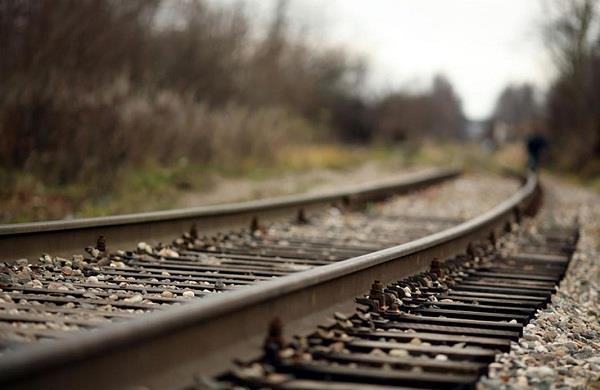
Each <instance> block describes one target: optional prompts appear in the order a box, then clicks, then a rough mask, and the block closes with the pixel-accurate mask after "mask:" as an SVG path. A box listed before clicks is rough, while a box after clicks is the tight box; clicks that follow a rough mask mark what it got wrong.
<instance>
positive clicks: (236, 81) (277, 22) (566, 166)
mask: <svg viewBox="0 0 600 390" xmlns="http://www.w3.org/2000/svg"><path fill="white" fill-rule="evenodd" d="M599 2H600V1H599V0H539V1H538V0H528V1H521V0H501V1H496V0H486V1H467V0H455V1H452V2H447V1H439V0H402V1H392V0H378V1H371V2H364V1H354V0H348V1H342V0H337V1H329V2H326V3H324V2H321V1H317V0H289V1H285V0H279V1H277V0H246V1H225V0H222V1H217V0H214V1H209V0H127V1H119V0H0V222H2V223H8V222H23V221H33V220H44V219H60V218H73V217H81V216H95V215H106V214H114V213H124V212H135V211H143V210H156V209H164V208H174V207H183V206H191V205H199V204H206V203H214V202H218V201H229V200H239V199H249V198H253V197H258V196H266V195H277V194H280V193H285V192H293V191H295V192H297V191H305V190H308V189H310V188H313V187H315V184H319V183H321V182H326V181H331V180H330V179H332V178H333V177H337V179H336V180H337V181H338V182H345V183H346V184H353V183H356V182H357V181H361V180H363V179H364V180H366V179H374V178H376V177H374V176H376V175H377V173H378V172H387V173H393V172H399V171H401V170H403V169H409V168H410V167H414V166H417V167H418V166H429V165H448V164H465V165H466V166H467V167H473V168H477V167H484V168H486V169H499V168H500V167H503V166H510V167H513V168H521V169H522V168H524V167H525V164H526V157H525V154H524V140H525V139H526V137H527V136H528V135H530V134H533V133H536V134H542V135H543V137H544V138H545V139H546V141H547V144H548V148H547V151H546V153H545V156H544V160H543V167H544V169H547V170H553V171H555V172H559V173H560V174H562V175H567V176H569V177H571V178H573V179H575V180H579V181H581V182H585V183H588V184H589V185H591V186H596V187H597V188H600V179H599V173H600V104H599V103H598V102H600V29H599V26H600V24H599V21H600V14H599V12H600V4H599ZM365 164H366V165H368V166H367V168H365ZM369 164H370V165H369ZM309 172H317V173H312V174H311V173H309ZM319 172H321V173H319ZM323 172H328V173H327V174H323ZM331 172H334V173H331ZM335 172H339V174H338V175H337V176H336V173H335ZM357 172H358V173H357ZM333 182H335V180H334V181H333ZM254 183H258V185H255V184H254ZM261 183H262V185H261ZM265 188H266V189H265ZM217 189H218V190H217ZM202 194H205V195H202ZM207 194H208V195H207Z"/></svg>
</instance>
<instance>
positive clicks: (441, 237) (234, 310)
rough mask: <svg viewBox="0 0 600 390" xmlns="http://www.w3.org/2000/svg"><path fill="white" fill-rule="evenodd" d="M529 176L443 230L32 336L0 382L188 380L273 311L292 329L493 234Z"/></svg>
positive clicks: (534, 190) (244, 346)
mask: <svg viewBox="0 0 600 390" xmlns="http://www.w3.org/2000/svg"><path fill="white" fill-rule="evenodd" d="M538 193H539V186H538V180H537V177H535V176H529V177H528V179H527V181H526V183H525V184H524V185H523V186H522V187H521V188H520V189H519V190H518V191H517V192H516V193H515V194H514V195H512V196H511V197H510V198H509V199H507V200H506V201H504V202H502V203H501V204H499V205H497V206H496V207H495V208H493V209H491V210H489V211H488V212H486V213H484V214H482V215H480V216H478V217H476V218H473V219H471V220H469V221H467V222H464V223H461V224H459V225H457V226H454V227H451V228H449V229H446V230H444V231H442V232H439V233H435V234H432V235H430V236H426V237H424V238H421V239H417V240H415V241H412V242H410V243H406V244H402V245H398V246H395V247H391V248H388V249H384V250H381V251H377V252H374V253H370V254H367V255H364V256H359V257H355V258H353V259H349V260H346V261H342V262H339V263H334V264H331V265H326V266H322V267H318V268H315V269H311V270H308V271H304V272H300V273H296V274H292V275H289V276H284V277H281V278H278V279H275V280H273V281H268V282H265V283H261V284H258V285H255V286H251V287H247V288H244V289H240V290H239V291H234V292H228V293H226V294H222V295H218V296H213V297H207V298H205V299H202V300H198V301H196V302H191V303H189V304H186V305H182V306H179V307H172V308H169V309H168V310H165V311H163V312H156V313H151V314H148V315H145V316H141V317H138V318H136V319H133V320H131V321H129V322H125V323H122V324H114V325H111V326H108V327H106V328H103V329H99V330H97V331H93V332H90V333H88V334H80V335H76V336H73V337H70V338H67V339H65V340H61V341H57V342H55V343H52V344H51V343H47V344H42V343H38V344H35V345H32V346H30V347H24V348H22V349H20V350H17V351H14V352H7V353H6V354H5V355H4V356H3V357H1V358H0V387H6V388H39V387H44V386H48V385H51V386H52V387H57V388H118V387H122V386H132V385H148V386H151V387H153V388H173V387H180V386H185V385H189V384H191V383H192V378H193V377H194V375H197V374H205V375H212V374H215V373H218V372H219V371H220V370H223V369H224V368H225V367H227V365H228V364H229V363H230V362H231V359H233V358H235V357H239V356H248V357H253V356H257V354H259V353H260V351H261V342H262V337H263V335H264V332H265V330H266V328H267V326H268V323H269V322H270V321H271V320H272V318H273V317H274V316H279V317H280V318H281V319H282V320H283V322H284V324H285V326H286V332H290V333H292V332H294V333H299V332H300V333H301V331H302V329H306V328H307V327H308V326H311V325H316V324H317V323H318V322H319V321H320V320H321V319H322V318H323V315H324V314H330V313H331V312H332V311H333V310H344V309H345V308H347V307H350V305H351V304H352V302H353V298H354V297H356V296H359V295H360V294H363V293H364V292H365V291H367V290H368V288H369V286H370V284H371V283H372V281H373V280H374V279H379V280H381V281H382V282H383V283H386V282H390V281H393V280H397V279H398V278H402V277H404V276H408V275H410V274H413V273H415V272H421V271H424V270H426V269H428V268H429V266H430V263H431V260H432V259H435V258H437V259H443V258H446V257H449V256H452V255H455V254H457V253H460V252H463V251H464V250H465V249H466V248H467V246H468V245H469V244H471V243H473V242H477V241H482V240H487V239H488V238H489V236H490V234H491V233H494V234H498V233H500V231H502V230H503V229H504V228H505V227H506V224H508V223H512V222H514V221H516V220H520V218H521V215H522V214H523V213H524V212H525V211H526V210H527V209H529V208H531V206H532V205H533V204H534V203H535V201H536V200H537V199H539V197H538V196H537V195H538Z"/></svg>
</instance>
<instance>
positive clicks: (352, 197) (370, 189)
mask: <svg viewBox="0 0 600 390" xmlns="http://www.w3.org/2000/svg"><path fill="white" fill-rule="evenodd" d="M459 174H460V170H457V169H430V170H427V171H422V172H416V173H414V174H409V175H406V176H403V177H401V178H398V179H394V180H387V181H383V182H377V183H372V184H367V185H363V186H355V187H353V188H351V189H340V190H336V191H327V192H318V193H312V194H305V195H290V196H282V197H277V198H272V199H265V200H256V201H248V202H240V203H229V204H221V205H214V206H203V207H194V208H187V209H178V210H167V211H156V212H148V213H139V214H125V215H118V216H109V217H97V218H82V219H76V220H61V221H48V222H36V223H21V224H10V225H0V260H2V261H7V260H15V259H19V258H36V257H37V256H39V255H40V254H42V253H52V254H54V255H71V254H73V253H79V252H81V251H82V249H83V248H84V247H86V246H88V245H92V244H93V243H95V241H96V239H97V238H98V236H99V235H104V236H106V237H107V239H108V242H109V246H111V247H132V246H135V244H137V242H139V241H146V242H148V243H156V242H160V241H162V242H169V241H170V240H172V239H173V235H174V234H176V233H180V232H183V231H186V230H188V229H189V228H190V226H191V225H192V224H196V225H197V228H198V232H200V233H203V234H207V233H211V232H217V231H222V230H223V229H232V228H236V227H240V226H243V227H247V226H250V224H251V223H252V221H253V220H255V221H256V220H257V219H260V221H261V222H262V221H273V220H277V219H281V218H284V217H286V218H289V217H290V216H293V215H294V213H299V212H300V211H301V210H302V212H308V211H309V210H312V209H314V208H319V207H325V206H327V205H330V204H332V203H339V204H348V203H353V202H361V201H365V200H374V199H379V198H384V197H386V196H389V195H391V194H398V193H402V192H406V191H412V190H415V189H418V188H421V187H423V186H427V185H431V184H435V183H439V182H441V181H443V180H447V179H451V178H454V177H456V176H458V175H459Z"/></svg>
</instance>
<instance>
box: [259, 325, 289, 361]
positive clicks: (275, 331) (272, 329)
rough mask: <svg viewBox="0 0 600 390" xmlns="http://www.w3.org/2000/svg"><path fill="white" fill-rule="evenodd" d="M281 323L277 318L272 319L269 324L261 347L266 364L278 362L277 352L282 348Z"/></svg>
mask: <svg viewBox="0 0 600 390" xmlns="http://www.w3.org/2000/svg"><path fill="white" fill-rule="evenodd" d="M283 346H284V342H283V323H282V322H281V319H280V318H279V317H275V318H273V320H271V322H270V323H269V329H268V331H267V337H266V338H265V344H264V346H263V348H264V352H265V359H266V360H267V361H268V362H276V361H278V360H279V351H280V350H281V349H282V348H283Z"/></svg>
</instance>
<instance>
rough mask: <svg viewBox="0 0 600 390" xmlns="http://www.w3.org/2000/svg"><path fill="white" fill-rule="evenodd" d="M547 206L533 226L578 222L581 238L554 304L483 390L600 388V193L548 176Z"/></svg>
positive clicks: (485, 380) (483, 382)
mask: <svg viewBox="0 0 600 390" xmlns="http://www.w3.org/2000/svg"><path fill="white" fill-rule="evenodd" d="M542 183H543V185H544V189H545V195H544V196H545V197H544V206H543V209H542V211H541V213H540V215H539V216H538V217H536V220H535V221H532V222H533V223H532V224H531V226H529V229H530V230H533V231H534V230H535V227H536V226H537V225H539V224H544V223H557V224H559V225H571V224H573V223H574V222H575V221H578V222H579V224H580V228H581V231H580V233H581V237H580V240H579V242H578V244H577V249H576V252H575V254H574V256H573V258H572V261H571V263H570V266H569V269H568V270H567V274H566V276H565V278H564V279H563V281H562V282H561V284H560V286H559V289H558V291H557V293H556V294H555V296H554V297H553V298H552V303H551V304H549V305H548V307H547V308H546V309H544V310H541V311H539V312H538V314H537V315H536V318H535V319H534V320H532V321H531V323H530V324H528V325H527V326H526V328H525V329H524V332H523V337H522V338H521V339H520V340H519V342H518V343H513V344H512V347H511V351H510V352H509V353H505V354H503V355H500V356H499V357H498V358H497V361H496V362H495V363H492V364H491V365H490V373H489V376H488V377H484V378H482V380H481V381H480V383H479V384H478V389H530V388H531V389H600V323H599V317H598V313H599V310H600V301H599V290H600V261H599V252H600V194H598V193H595V192H592V191H589V190H586V189H583V188H581V187H576V186H574V185H571V184H568V183H566V182H562V181H559V180H557V179H553V178H548V177H542Z"/></svg>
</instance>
